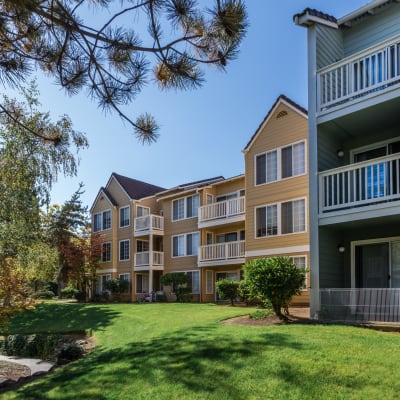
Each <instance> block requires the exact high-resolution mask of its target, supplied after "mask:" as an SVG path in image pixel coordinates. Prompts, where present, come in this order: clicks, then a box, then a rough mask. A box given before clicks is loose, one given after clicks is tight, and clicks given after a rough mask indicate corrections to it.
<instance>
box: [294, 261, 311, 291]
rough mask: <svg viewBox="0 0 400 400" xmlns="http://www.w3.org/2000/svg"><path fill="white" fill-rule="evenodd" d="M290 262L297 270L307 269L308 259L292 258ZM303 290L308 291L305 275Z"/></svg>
mask: <svg viewBox="0 0 400 400" xmlns="http://www.w3.org/2000/svg"><path fill="white" fill-rule="evenodd" d="M290 260H291V261H292V263H293V264H294V265H295V266H296V267H297V268H302V269H306V257H305V256H300V257H290ZM303 289H307V274H304V282H303Z"/></svg>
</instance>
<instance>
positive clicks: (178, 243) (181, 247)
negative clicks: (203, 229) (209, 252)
mask: <svg viewBox="0 0 400 400" xmlns="http://www.w3.org/2000/svg"><path fill="white" fill-rule="evenodd" d="M199 238H200V236H199V233H198V232H195V233H187V234H185V235H179V236H173V237H172V256H173V257H183V256H196V255H197V250H198V247H199Z"/></svg>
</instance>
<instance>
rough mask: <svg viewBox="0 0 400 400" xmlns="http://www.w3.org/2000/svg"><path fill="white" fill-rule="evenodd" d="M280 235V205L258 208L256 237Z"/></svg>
mask: <svg viewBox="0 0 400 400" xmlns="http://www.w3.org/2000/svg"><path fill="white" fill-rule="evenodd" d="M277 234H278V205H277V204H273V205H270V206H265V207H259V208H256V237H265V236H275V235H277Z"/></svg>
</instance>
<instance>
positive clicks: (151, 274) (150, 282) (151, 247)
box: [149, 234, 153, 303]
mask: <svg viewBox="0 0 400 400" xmlns="http://www.w3.org/2000/svg"><path fill="white" fill-rule="evenodd" d="M149 297H150V300H149V302H150V303H151V302H152V301H153V235H152V234H150V238H149Z"/></svg>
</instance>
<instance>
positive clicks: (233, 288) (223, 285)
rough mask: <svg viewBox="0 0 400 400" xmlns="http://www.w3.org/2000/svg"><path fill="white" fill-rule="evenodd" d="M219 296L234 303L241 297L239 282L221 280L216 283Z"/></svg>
mask: <svg viewBox="0 0 400 400" xmlns="http://www.w3.org/2000/svg"><path fill="white" fill-rule="evenodd" d="M216 286H217V291H218V295H219V297H220V298H221V299H223V300H230V301H231V305H232V306H233V301H234V300H235V299H236V298H237V297H238V296H239V282H238V281H232V280H231V279H221V280H219V281H217V283H216Z"/></svg>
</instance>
